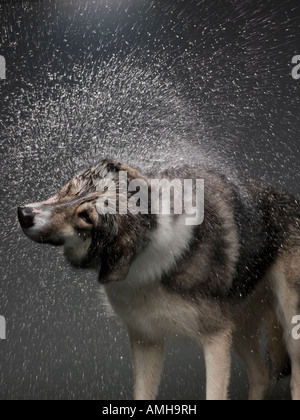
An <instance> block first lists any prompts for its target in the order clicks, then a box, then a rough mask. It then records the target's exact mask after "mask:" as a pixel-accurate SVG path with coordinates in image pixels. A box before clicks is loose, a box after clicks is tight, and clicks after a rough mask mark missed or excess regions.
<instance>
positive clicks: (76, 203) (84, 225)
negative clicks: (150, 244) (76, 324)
mask: <svg viewBox="0 0 300 420" xmlns="http://www.w3.org/2000/svg"><path fill="white" fill-rule="evenodd" d="M120 172H122V173H126V174H127V181H128V182H130V181H131V180H134V179H144V180H145V182H147V179H146V178H145V177H144V176H142V175H141V174H139V173H138V172H137V171H136V170H134V169H132V168H130V167H128V166H125V165H122V164H121V163H118V162H116V161H113V160H105V161H102V162H101V163H100V164H99V165H96V166H94V167H92V168H89V169H88V170H86V171H83V172H82V173H80V174H79V175H77V176H76V177H75V178H73V179H72V180H71V181H70V182H69V183H68V184H67V185H66V186H65V187H64V188H62V190H61V191H60V192H59V193H58V194H57V195H56V196H54V197H52V198H50V199H49V200H47V201H44V202H40V203H33V204H30V205H27V206H22V207H19V208H18V217H19V222H20V224H21V227H22V229H23V231H24V233H25V234H26V235H27V236H28V237H29V238H30V239H32V240H33V241H35V242H39V243H44V244H51V245H57V246H63V248H64V254H65V256H66V258H67V259H68V260H69V261H70V263H71V264H72V265H74V266H76V267H81V268H92V267H97V268H98V267H101V268H100V277H99V279H100V281H101V282H103V283H107V282H111V281H118V280H123V279H124V278H125V277H126V275H127V273H128V271H129V268H130V265H131V262H132V261H133V259H134V257H135V256H136V254H137V253H138V252H140V251H141V249H143V247H144V246H146V244H147V241H148V238H149V234H150V232H151V230H152V229H153V228H154V227H155V219H154V217H153V216H151V215H146V214H145V215H142V214H138V215H133V214H132V213H131V212H124V211H123V212H120V211H116V212H101V211H99V200H100V201H101V203H102V204H103V207H104V208H105V204H106V203H107V202H108V201H109V200H108V199H109V198H110V197H109V194H110V189H109V182H113V183H114V185H115V186H116V195H115V197H116V199H115V198H114V199H113V200H114V201H116V202H115V208H116V209H117V210H119V208H121V204H120V201H121V190H120V185H119V173H120ZM129 194H130V193H129V192H128V189H126V198H128V195H129ZM110 202H111V201H110ZM122 203H123V205H124V197H123V198H122ZM126 203H128V201H125V205H127V204H126ZM123 210H124V209H123ZM111 213H115V214H111ZM120 213H122V214H120ZM126 213H127V214H126Z"/></svg>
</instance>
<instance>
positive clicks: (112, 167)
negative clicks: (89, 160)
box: [106, 161, 122, 173]
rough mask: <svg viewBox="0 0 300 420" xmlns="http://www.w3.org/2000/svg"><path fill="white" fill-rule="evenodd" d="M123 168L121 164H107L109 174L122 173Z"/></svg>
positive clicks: (112, 162)
mask: <svg viewBox="0 0 300 420" xmlns="http://www.w3.org/2000/svg"><path fill="white" fill-rule="evenodd" d="M121 166H122V165H121V163H120V162H114V161H110V162H108V163H107V166H106V168H107V171H108V172H112V173H117V172H120V170H121Z"/></svg>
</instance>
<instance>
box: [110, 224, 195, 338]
mask: <svg viewBox="0 0 300 420" xmlns="http://www.w3.org/2000/svg"><path fill="white" fill-rule="evenodd" d="M192 234H193V227H191V226H186V225H185V224H183V223H182V220H180V218H177V220H175V219H174V218H172V217H169V216H161V217H160V218H159V223H158V228H157V230H156V231H155V232H154V233H153V235H152V238H151V242H150V244H149V245H148V247H147V248H146V249H145V250H144V251H143V252H142V253H141V255H139V256H138V257H137V258H136V260H135V261H134V262H133V264H132V266H131V268H130V271H129V273H128V276H127V278H126V280H124V281H123V282H120V283H111V284H109V285H107V286H105V291H106V295H107V298H108V300H109V302H110V304H111V306H112V307H113V309H114V311H115V312H116V313H117V315H118V316H119V317H120V318H121V319H122V321H123V322H124V323H125V325H126V326H127V327H128V328H129V329H132V330H134V331H135V332H136V333H139V334H140V335H141V336H146V337H148V338H150V337H152V338H153V339H161V338H162V337H167V336H168V335H170V334H182V333H183V334H188V335H190V334H189V333H188V331H187V329H194V327H195V324H196V323H197V310H196V309H195V308H193V306H192V305H190V304H189V303H187V302H186V301H184V300H183V299H182V298H180V296H177V295H175V294H172V293H169V292H167V291H166V290H165V289H164V288H163V287H162V286H161V285H160V280H161V278H162V276H163V274H166V273H168V271H170V270H171V269H172V268H173V267H174V266H175V265H176V263H177V261H178V259H179V258H180V256H182V255H183V253H184V252H185V251H186V250H187V249H188V247H189V244H190V241H191V238H192Z"/></svg>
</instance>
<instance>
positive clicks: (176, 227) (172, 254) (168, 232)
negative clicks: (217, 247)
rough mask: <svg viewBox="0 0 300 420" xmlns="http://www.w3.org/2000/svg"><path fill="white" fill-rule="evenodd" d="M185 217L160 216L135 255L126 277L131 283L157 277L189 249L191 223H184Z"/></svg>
mask: <svg viewBox="0 0 300 420" xmlns="http://www.w3.org/2000/svg"><path fill="white" fill-rule="evenodd" d="M184 220H185V219H184V217H178V218H177V219H174V218H173V217H170V216H160V217H159V218H158V227H157V229H156V230H155V231H154V232H153V234H152V238H151V241H150V244H149V245H148V247H147V248H146V249H145V250H144V251H143V252H142V253H141V254H140V255H139V256H138V257H137V258H136V259H135V261H134V262H133V264H132V265H131V267H130V271H129V273H128V276H127V279H126V281H127V282H128V283H129V284H131V285H132V286H139V285H146V284H150V283H153V282H155V281H160V279H161V278H162V276H163V275H164V274H166V273H168V272H169V271H170V270H171V269H172V268H173V267H174V266H175V265H176V263H177V261H178V259H179V258H180V257H181V256H182V255H183V253H184V252H185V251H186V250H187V249H188V247H189V245H190V242H191V239H192V235H193V226H186V225H185V223H184Z"/></svg>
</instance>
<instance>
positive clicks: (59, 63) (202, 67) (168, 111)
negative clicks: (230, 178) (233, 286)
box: [0, 0, 300, 399]
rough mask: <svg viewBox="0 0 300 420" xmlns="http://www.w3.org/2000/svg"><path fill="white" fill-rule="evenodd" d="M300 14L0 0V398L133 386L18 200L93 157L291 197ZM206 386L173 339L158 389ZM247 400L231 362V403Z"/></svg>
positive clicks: (249, 6)
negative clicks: (27, 226)
mask: <svg viewBox="0 0 300 420" xmlns="http://www.w3.org/2000/svg"><path fill="white" fill-rule="evenodd" d="M299 18H300V8H299V1H295V2H294V1H274V0H257V1H248V0H247V1H246V0H222V1H221V0H218V1H213V0H198V1H196V0H195V1H189V0H183V1H176V0H172V1H167V0H164V1H161V0H157V1H156V0H153V1H151V0H149V1H146V0H144V1H143V0H132V1H129V0H122V1H121V0H107V1H105V0H51V1H50V0H40V1H17V0H14V1H13V2H11V1H7V2H6V1H1V2H0V19H1V22H0V23H1V25H0V28H1V29H0V42H1V44H0V54H1V55H3V56H5V58H6V60H7V80H5V81H3V80H1V81H0V103H1V109H0V153H1V154H0V156H1V157H0V159H1V166H0V179H1V191H0V194H1V212H0V225H1V244H0V266H1V278H0V315H4V316H5V317H6V319H7V340H6V341H1V342H0V398H1V399H16V398H20V399H24V398H27V399H50V398H54V399H61V398H67V399H75V398H76V399H120V398H121V399H125V398H130V397H131V395H132V394H131V387H132V380H131V367H130V356H129V346H128V340H127V338H126V334H125V332H124V331H123V329H122V327H121V326H120V325H119V324H118V323H117V322H116V320H115V319H114V318H112V317H108V316H107V315H106V314H105V309H104V308H103V307H102V305H101V299H100V297H99V293H98V285H97V281H96V278H95V277H94V276H93V275H92V274H88V273H81V272H78V271H75V270H73V269H71V268H70V267H69V266H68V265H67V263H65V262H64V260H63V258H62V257H61V256H60V255H59V253H58V252H57V251H56V250H53V249H51V248H47V247H42V246H39V245H36V244H33V243H31V242H30V241H29V240H27V238H25V237H24V236H23V235H22V232H21V230H20V228H19V226H18V223H17V218H16V208H17V206H18V205H20V204H22V203H28V202H32V201H37V200H41V199H45V198H47V197H49V196H50V195H51V194H53V193H55V192H56V191H57V190H58V188H60V187H61V186H62V185H63V184H64V183H65V182H66V181H67V180H68V179H69V178H71V177H73V175H74V174H75V173H76V172H78V170H79V169H81V168H82V167H84V166H86V165H88V164H89V162H92V161H95V160H97V159H99V158H100V157H103V156H106V155H112V156H118V157H120V158H122V159H126V160H127V161H130V162H135V163H137V164H139V165H140V166H145V167H149V166H151V165H152V164H153V163H155V162H157V161H159V163H160V165H161V166H170V165H175V164H178V162H182V161H183V162H186V161H190V160H195V159H196V160H197V161H199V164H202V163H204V162H209V163H211V162H213V164H214V165H217V166H220V167H224V170H225V171H227V172H228V173H234V174H236V173H237V172H238V173H239V174H240V175H239V176H241V177H243V178H246V179H249V178H255V179H260V180H261V179H263V180H265V182H270V183H272V184H274V185H278V186H280V187H283V188H285V189H287V190H288V191H290V192H292V193H294V194H295V195H296V196H297V197H298V198H300V186H299V181H300V176H299V170H298V162H299V158H300V152H299V129H300V123H299V110H300V101H299V86H300V81H296V80H294V79H293V78H292V76H291V72H292V67H293V66H292V64H291V61H292V57H293V56H294V55H296V54H300V42H299V22H300V19H299ZM226 168H228V169H226ZM287 385H288V381H283V382H281V383H280V384H279V385H277V386H273V387H272V388H271V390H270V394H269V398H271V399H277V398H279V399H285V398H289V391H288V386H287ZM204 395H205V372H204V366H203V358H202V355H201V351H200V350H199V349H198V348H197V346H195V345H194V344H193V343H190V342H189V341H185V340H177V341H176V340H174V341H173V342H172V343H170V346H169V348H168V357H167V362H166V366H165V370H164V376H163V380H162V385H161V390H160V393H159V398H161V399H163V398H168V399H189V398H190V399H198V398H204ZM246 396H247V378H246V376H245V371H244V367H243V366H242V364H241V363H240V362H239V361H238V360H237V359H235V361H234V366H233V378H232V387H231V397H232V398H233V399H238V398H239V399H242V398H246Z"/></svg>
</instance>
